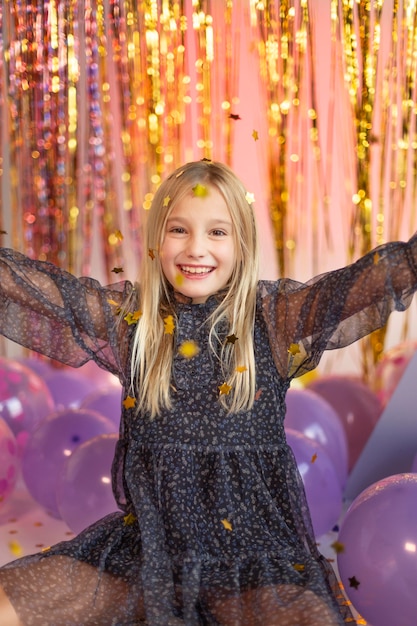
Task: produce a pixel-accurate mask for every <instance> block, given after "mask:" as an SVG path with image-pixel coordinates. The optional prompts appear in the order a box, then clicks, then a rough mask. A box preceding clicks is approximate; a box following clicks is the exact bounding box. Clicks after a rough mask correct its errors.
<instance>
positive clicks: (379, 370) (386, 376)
mask: <svg viewBox="0 0 417 626" xmlns="http://www.w3.org/2000/svg"><path fill="white" fill-rule="evenodd" d="M416 350H417V341H406V342H403V343H400V344H399V345H398V346H395V347H394V348H392V349H391V350H387V351H386V352H385V353H384V354H383V355H382V357H381V359H380V361H379V363H378V365H377V367H376V369H375V376H374V377H373V389H374V391H375V393H376V394H377V396H378V398H379V400H380V402H381V404H382V406H386V405H387V404H388V402H389V400H390V399H391V396H392V394H393V393H394V391H395V389H396V387H397V385H398V383H399V382H400V380H401V377H402V375H403V374H404V372H405V370H406V369H407V366H408V364H409V363H410V361H411V359H412V357H413V356H414V354H415V352H416Z"/></svg>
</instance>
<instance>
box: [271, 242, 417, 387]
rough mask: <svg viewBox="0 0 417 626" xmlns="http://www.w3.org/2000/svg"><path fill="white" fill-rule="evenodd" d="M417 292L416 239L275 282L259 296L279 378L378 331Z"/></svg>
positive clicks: (383, 247)
mask: <svg viewBox="0 0 417 626" xmlns="http://www.w3.org/2000/svg"><path fill="white" fill-rule="evenodd" d="M416 290H417V235H414V236H413V237H412V238H411V239H410V240H409V241H408V242H391V243H387V244H384V245H382V246H379V247H377V248H375V249H374V250H373V251H371V252H369V253H368V254H366V255H365V256H363V257H362V258H360V259H359V260H358V261H356V262H355V263H352V264H351V265H348V266H346V267H344V268H341V269H338V270H335V271H332V272H328V273H326V274H322V275H320V276H317V277H315V278H313V279H312V280H310V281H309V282H308V283H305V284H302V283H297V282H295V281H292V280H286V279H283V280H281V281H277V282H276V283H275V284H274V287H273V288H271V287H270V288H269V289H268V287H266V291H267V292H268V293H266V294H265V295H264V297H263V298H262V303H263V312H264V317H265V320H266V322H267V326H268V329H269V335H270V340H271V344H272V346H273V352H274V357H275V361H276V363H277V365H278V368H279V371H280V373H281V375H288V372H289V370H290V371H291V375H293V374H296V375H300V374H302V373H304V372H305V371H308V370H310V369H312V368H314V367H316V365H317V364H318V362H319V360H320V357H321V355H322V353H323V351H324V350H330V349H335V348H341V347H344V346H347V345H349V344H350V343H352V342H354V341H356V340H358V339H360V338H362V337H364V336H365V335H367V334H369V333H371V332H372V331H374V330H376V329H378V328H381V327H382V326H384V325H385V323H386V322H387V320H388V317H389V315H390V313H391V312H392V311H394V310H396V311H403V310H405V309H406V308H407V307H408V306H409V305H410V303H411V300H412V297H413V294H414V292H415V291H416Z"/></svg>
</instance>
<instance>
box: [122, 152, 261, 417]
mask: <svg viewBox="0 0 417 626" xmlns="http://www.w3.org/2000/svg"><path fill="white" fill-rule="evenodd" d="M198 183H200V184H203V185H204V184H205V185H212V186H214V187H216V188H217V189H218V191H219V192H220V193H221V194H222V195H223V197H224V199H225V202H226V205H227V207H228V209H229V211H230V215H231V219H232V223H233V231H234V239H235V250H236V265H235V268H234V270H233V273H232V276H231V277H230V280H229V282H228V284H227V285H226V286H225V293H224V297H222V299H221V300H220V302H219V304H218V306H217V307H216V309H215V310H214V311H213V313H212V314H211V315H210V317H209V319H208V320H207V323H208V324H209V327H210V331H209V345H210V348H211V349H212V351H213V353H214V355H216V356H217V357H218V358H220V362H221V367H222V376H223V377H224V380H223V381H220V382H219V384H220V383H222V382H226V383H227V385H229V386H230V387H231V392H230V394H223V395H220V396H219V401H220V402H221V403H222V404H223V406H224V407H225V408H226V409H227V410H228V411H230V412H237V411H242V410H248V409H250V408H251V406H252V404H253V401H254V396H255V384H256V383H255V359H254V344H253V326H254V316H255V306H256V286H257V281H258V237H257V231H256V224H255V218H254V215H253V210H252V207H251V205H250V203H249V202H248V199H247V193H246V190H245V188H244V186H243V184H242V183H241V181H240V180H239V179H238V178H237V176H236V175H235V174H234V173H233V171H232V170H231V169H230V168H229V167H227V166H226V165H224V164H222V163H218V162H214V161H207V160H203V161H197V162H192V163H188V164H186V165H184V166H183V167H180V168H178V169H177V170H175V171H174V172H173V173H172V174H171V175H170V176H169V177H168V178H167V179H166V180H165V181H164V182H163V183H162V184H161V185H160V187H159V188H158V190H157V192H156V193H155V196H154V199H153V202H152V206H151V208H150V210H149V212H148V216H147V222H146V228H145V235H144V246H145V247H144V249H145V254H146V253H147V252H148V251H149V255H148V254H146V256H145V257H144V259H143V262H142V267H141V274H140V279H139V286H138V291H139V294H140V295H139V307H140V310H141V315H140V318H139V320H138V322H137V326H136V330H135V335H134V340H133V348H132V362H131V381H132V383H131V385H132V389H131V392H132V393H133V394H134V396H135V398H136V401H137V404H136V406H137V409H138V412H143V411H145V412H147V413H149V414H150V415H151V417H155V416H156V415H158V414H159V413H160V411H161V409H162V408H163V407H165V408H170V407H171V374H172V361H173V353H174V340H173V335H172V334H167V333H165V332H164V318H165V317H166V316H167V315H169V314H171V315H173V316H175V306H174V303H173V302H172V289H171V288H170V286H169V284H168V283H167V280H166V279H165V276H164V275H163V272H162V268H161V263H160V259H159V255H158V251H159V249H160V246H161V244H162V242H163V238H164V233H165V226H166V221H167V219H168V216H169V214H170V213H171V211H172V210H173V209H174V207H175V206H176V205H177V203H178V202H180V201H181V199H182V198H184V197H185V196H187V195H188V194H191V193H192V189H193V188H194V187H195V186H196V185H197V184H198ZM167 198H169V202H167V201H166V199H167ZM127 306H129V304H127ZM225 321H226V324H227V328H228V329H229V330H228V333H229V334H234V335H235V336H236V337H237V338H238V340H237V341H235V342H234V343H230V342H224V340H223V342H222V343H221V348H220V350H219V349H218V348H219V342H220V338H219V336H218V328H219V327H220V325H221V324H222V325H224V322H225ZM174 332H175V331H174ZM216 348H217V349H216Z"/></svg>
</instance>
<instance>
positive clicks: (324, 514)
mask: <svg viewBox="0 0 417 626" xmlns="http://www.w3.org/2000/svg"><path fill="white" fill-rule="evenodd" d="M285 432H286V436H287V442H288V445H289V446H290V447H291V449H292V451H293V453H294V456H295V460H296V462H297V467H298V470H299V472H300V474H301V478H302V481H303V484H304V489H305V492H306V498H307V503H308V506H309V509H310V515H311V520H312V523H313V529H314V534H315V536H316V537H320V536H321V535H324V534H325V533H327V532H328V531H329V530H331V529H332V528H333V527H334V526H335V524H337V522H338V521H339V518H340V515H341V512H342V499H343V496H342V487H341V485H340V482H339V479H338V476H337V474H336V470H335V468H334V465H333V463H332V461H331V460H330V458H329V456H328V454H327V453H326V451H325V449H324V448H323V447H322V446H321V445H320V444H319V443H317V441H314V439H310V438H309V437H306V436H305V435H303V434H302V433H300V432H298V431H296V430H291V429H290V428H286V429H285Z"/></svg>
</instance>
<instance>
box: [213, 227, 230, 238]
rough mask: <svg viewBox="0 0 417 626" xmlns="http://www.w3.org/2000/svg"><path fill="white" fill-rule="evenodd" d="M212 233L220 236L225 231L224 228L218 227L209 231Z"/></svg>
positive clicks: (224, 233)
mask: <svg viewBox="0 0 417 626" xmlns="http://www.w3.org/2000/svg"><path fill="white" fill-rule="evenodd" d="M211 234H212V235H215V236H216V237H221V236H222V235H227V233H226V232H225V231H224V230H220V228H215V229H214V230H212V231H211Z"/></svg>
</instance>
